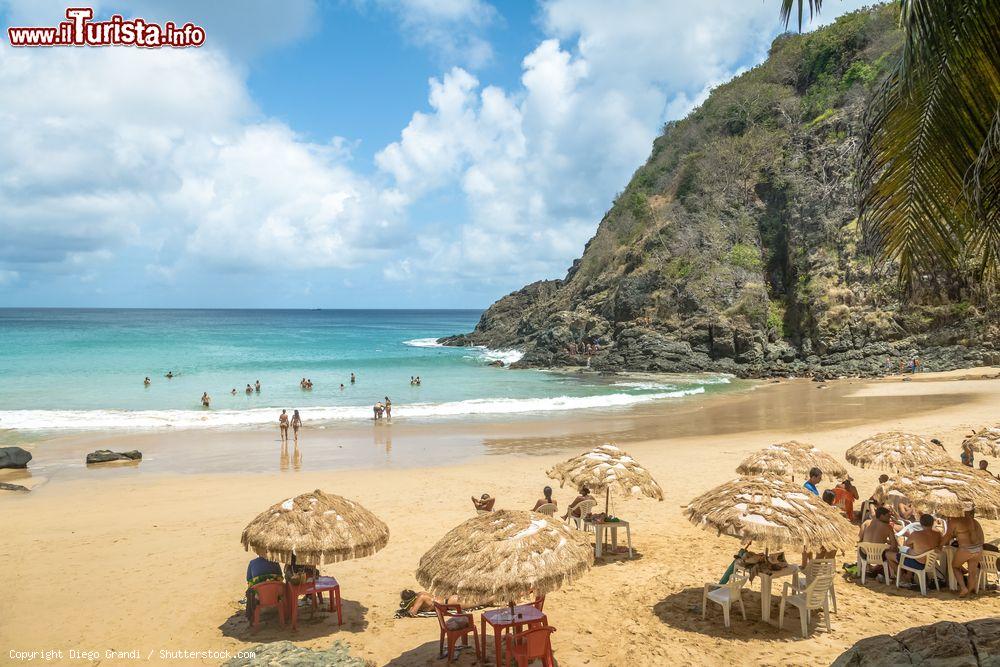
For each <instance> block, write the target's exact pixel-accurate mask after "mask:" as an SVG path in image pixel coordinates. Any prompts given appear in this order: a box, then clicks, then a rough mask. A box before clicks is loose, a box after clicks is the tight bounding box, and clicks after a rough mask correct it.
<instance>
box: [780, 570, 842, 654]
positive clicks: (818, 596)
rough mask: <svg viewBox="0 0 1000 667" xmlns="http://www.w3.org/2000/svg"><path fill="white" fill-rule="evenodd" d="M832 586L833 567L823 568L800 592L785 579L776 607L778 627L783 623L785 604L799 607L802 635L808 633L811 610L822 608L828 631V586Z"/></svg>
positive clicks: (828, 630)
mask: <svg viewBox="0 0 1000 667" xmlns="http://www.w3.org/2000/svg"><path fill="white" fill-rule="evenodd" d="M831 586H833V569H832V568H829V569H828V568H824V569H823V570H822V571H820V572H819V573H817V575H816V577H815V578H813V580H812V583H810V584H809V585H808V586H806V588H805V590H803V591H802V592H801V593H796V592H795V587H794V586H792V584H791V582H788V581H786V582H785V583H784V585H782V587H781V606H779V607H778V627H779V628H782V627H784V625H785V604H790V605H792V606H794V607H798V609H799V619H800V621H801V624H802V635H801V636H802V637H805V636H806V635H807V634H809V620H810V616H811V612H813V611H816V610H819V609H822V610H823V618H824V619H825V620H826V631H827V632H830V587H831Z"/></svg>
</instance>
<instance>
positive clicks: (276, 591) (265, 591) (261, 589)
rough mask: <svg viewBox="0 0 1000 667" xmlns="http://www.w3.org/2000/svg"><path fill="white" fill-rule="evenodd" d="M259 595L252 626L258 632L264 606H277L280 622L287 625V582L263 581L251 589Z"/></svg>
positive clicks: (251, 621)
mask: <svg viewBox="0 0 1000 667" xmlns="http://www.w3.org/2000/svg"><path fill="white" fill-rule="evenodd" d="M250 590H252V591H253V592H254V595H256V596H257V601H256V603H254V608H253V618H252V619H251V620H250V628H251V629H252V630H253V631H255V632H256V630H257V626H259V625H260V610H261V608H262V607H277V608H278V622H279V623H281V625H282V626H284V625H285V584H284V582H281V581H262V582H261V583H259V584H257V585H256V586H252V587H251V589H250Z"/></svg>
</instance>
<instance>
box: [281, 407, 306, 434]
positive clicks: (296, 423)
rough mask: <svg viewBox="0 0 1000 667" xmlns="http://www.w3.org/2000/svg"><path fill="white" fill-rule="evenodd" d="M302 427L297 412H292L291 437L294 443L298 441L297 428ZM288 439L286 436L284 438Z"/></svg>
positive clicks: (300, 418)
mask: <svg viewBox="0 0 1000 667" xmlns="http://www.w3.org/2000/svg"><path fill="white" fill-rule="evenodd" d="M300 426H302V417H300V416H299V411H298V410H293V411H292V436H293V437H294V438H295V442H298V441H299V427H300ZM285 439H286V440H287V439H288V436H287V435H286V436H285Z"/></svg>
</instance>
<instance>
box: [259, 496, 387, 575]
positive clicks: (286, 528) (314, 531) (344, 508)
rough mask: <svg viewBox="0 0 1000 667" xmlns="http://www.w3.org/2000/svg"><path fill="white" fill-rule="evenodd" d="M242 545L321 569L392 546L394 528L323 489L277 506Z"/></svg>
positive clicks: (262, 517) (277, 558)
mask: <svg viewBox="0 0 1000 667" xmlns="http://www.w3.org/2000/svg"><path fill="white" fill-rule="evenodd" d="M240 540H241V541H242V542H243V547H244V548H245V549H246V550H247V551H250V550H253V551H255V552H256V553H257V555H259V556H263V557H264V558H266V559H268V560H271V561H276V562H284V563H299V564H306V565H313V566H316V567H318V566H320V565H324V564H326V563H338V562H340V561H343V560H350V559H352V558H363V557H364V556H371V555H372V554H374V553H375V552H376V551H378V550H379V549H381V548H382V547H384V546H385V545H386V544H387V543H388V542H389V527H388V526H386V525H385V523H384V522H383V521H382V520H381V519H379V518H378V517H377V516H375V515H374V514H372V513H371V512H369V511H368V510H366V509H365V508H364V507H362V506H361V505H359V504H358V503H356V502H354V501H353V500H348V499H347V498H342V497H341V496H337V495H334V494H332V493H323V492H322V491H320V490H318V489H317V490H316V491H313V492H312V493H303V494H302V495H301V496H296V497H294V498H289V499H288V500H284V501H282V502H280V503H276V504H275V505H272V506H271V508H270V509H268V510H266V511H264V512H262V513H260V514H259V515H258V516H257V518H256V519H254V520H253V521H251V522H250V523H249V524H248V525H247V527H246V528H244V529H243V536H242V537H241V538H240Z"/></svg>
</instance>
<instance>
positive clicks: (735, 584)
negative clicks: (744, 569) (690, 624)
mask: <svg viewBox="0 0 1000 667" xmlns="http://www.w3.org/2000/svg"><path fill="white" fill-rule="evenodd" d="M746 583H747V577H737V576H736V575H735V574H733V575H731V576H730V577H729V581H728V582H726V583H724V584H712V583H708V584H705V590H704V592H703V593H702V596H701V618H702V620H704V619H705V615H706V614H707V613H708V601H709V600H711V601H712V602H714V603H716V604H717V605H719V606H720V607H722V619H723V622H724V623H725V624H726V627H727V628H728V627H730V623H729V610H730V609H732V606H733V603H734V602H739V603H740V612H741V613H742V614H743V620H744V621H745V620H747V609H746V607H745V606H743V593H742V592H743V586H745V585H746Z"/></svg>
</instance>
